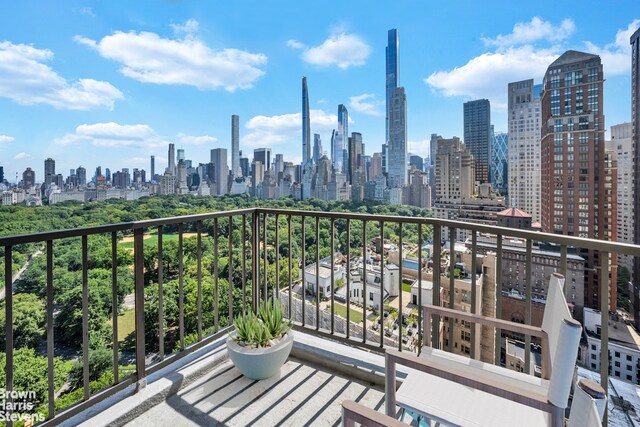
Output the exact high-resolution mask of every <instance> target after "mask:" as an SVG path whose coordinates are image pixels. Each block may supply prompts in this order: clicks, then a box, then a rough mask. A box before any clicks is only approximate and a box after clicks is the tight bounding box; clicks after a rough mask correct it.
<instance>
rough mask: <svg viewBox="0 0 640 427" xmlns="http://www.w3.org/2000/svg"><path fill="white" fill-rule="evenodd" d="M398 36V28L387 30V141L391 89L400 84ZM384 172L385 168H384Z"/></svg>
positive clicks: (386, 135) (388, 136) (386, 139)
mask: <svg viewBox="0 0 640 427" xmlns="http://www.w3.org/2000/svg"><path fill="white" fill-rule="evenodd" d="M399 53H400V38H399V36H398V30H397V29H395V28H393V29H391V30H389V31H387V48H386V60H387V67H386V76H387V79H386V101H387V103H386V107H387V108H386V110H385V111H386V120H385V141H384V143H385V144H386V143H388V142H389V138H390V135H389V133H390V124H389V115H390V113H391V97H392V96H393V91H394V89H395V88H397V87H398V85H399V84H400V83H399V82H400V55H399ZM385 172H386V170H385Z"/></svg>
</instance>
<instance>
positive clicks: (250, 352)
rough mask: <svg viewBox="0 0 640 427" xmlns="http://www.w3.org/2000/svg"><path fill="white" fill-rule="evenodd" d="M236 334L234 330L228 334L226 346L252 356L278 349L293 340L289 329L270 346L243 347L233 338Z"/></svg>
mask: <svg viewBox="0 0 640 427" xmlns="http://www.w3.org/2000/svg"><path fill="white" fill-rule="evenodd" d="M236 335H237V333H236V331H233V332H231V333H230V334H229V337H228V338H227V348H228V349H230V350H232V351H235V352H237V353H242V354H245V355H247V356H254V355H255V356H260V355H263V354H269V353H274V352H276V351H278V350H279V349H280V348H281V347H284V346H286V345H287V344H289V342H291V341H293V330H290V331H289V332H287V333H286V335H285V336H284V337H282V338H280V341H278V342H277V343H276V344H275V345H272V346H271V347H259V348H250V347H243V346H241V345H240V344H238V343H237V342H236V340H235V339H234V338H235V336H236Z"/></svg>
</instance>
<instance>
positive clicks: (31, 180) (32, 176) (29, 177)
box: [22, 168, 36, 190]
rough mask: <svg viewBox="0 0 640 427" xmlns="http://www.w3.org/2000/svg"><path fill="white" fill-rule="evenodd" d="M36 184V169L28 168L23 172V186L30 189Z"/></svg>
mask: <svg viewBox="0 0 640 427" xmlns="http://www.w3.org/2000/svg"><path fill="white" fill-rule="evenodd" d="M34 185H36V171H34V170H32V169H31V168H27V169H25V171H24V172H22V188H24V189H25V190H29V189H30V188H31V187H33V186H34Z"/></svg>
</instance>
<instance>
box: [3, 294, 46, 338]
mask: <svg viewBox="0 0 640 427" xmlns="http://www.w3.org/2000/svg"><path fill="white" fill-rule="evenodd" d="M45 318H46V313H45V304H44V302H43V301H42V300H40V299H38V296H37V295H35V294H16V295H14V296H13V347H14V348H20V347H31V348H35V347H37V346H38V344H40V342H41V341H42V338H43V332H44V329H43V327H44V322H45ZM4 326H5V306H4V304H2V305H0V329H1V330H3V331H4ZM5 341H6V337H5V334H0V348H2V349H4V348H5Z"/></svg>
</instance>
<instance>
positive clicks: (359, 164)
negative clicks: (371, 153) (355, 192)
mask: <svg viewBox="0 0 640 427" xmlns="http://www.w3.org/2000/svg"><path fill="white" fill-rule="evenodd" d="M363 155H364V144H363V143H362V134H360V133H358V132H353V133H352V134H351V137H349V164H348V169H347V180H348V182H349V184H351V185H355V184H359V185H363V186H364V162H363V159H362V156H363ZM357 171H360V175H359V176H360V178H361V181H362V182H356V179H355V178H356V172H357Z"/></svg>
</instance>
